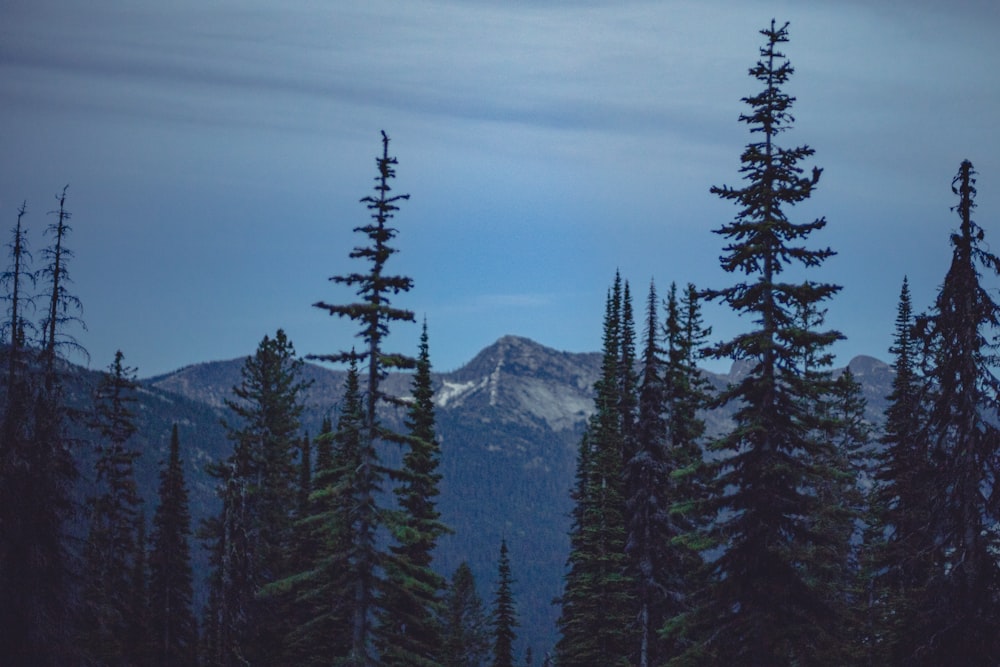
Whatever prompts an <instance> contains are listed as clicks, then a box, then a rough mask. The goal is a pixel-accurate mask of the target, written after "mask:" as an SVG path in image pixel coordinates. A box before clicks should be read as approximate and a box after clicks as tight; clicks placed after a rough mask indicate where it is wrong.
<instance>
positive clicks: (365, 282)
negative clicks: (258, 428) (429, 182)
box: [310, 132, 416, 667]
mask: <svg viewBox="0 0 1000 667" xmlns="http://www.w3.org/2000/svg"><path fill="white" fill-rule="evenodd" d="M376 164H377V167H378V175H377V176H376V177H375V195H374V196H367V197H364V198H363V199H362V200H361V201H362V203H364V204H365V205H366V206H367V208H368V209H369V210H370V211H371V218H372V222H370V223H369V224H367V225H364V226H361V227H356V228H355V230H354V231H356V232H359V233H361V234H363V235H364V236H365V237H366V238H367V240H368V242H369V245H367V246H361V247H356V248H355V249H354V250H353V251H352V252H351V253H350V257H351V258H352V259H360V260H363V261H365V262H367V263H368V265H369V266H368V270H367V272H365V273H351V274H347V275H338V276H333V277H332V278H330V280H331V281H333V282H335V283H338V284H341V285H346V286H348V287H354V288H356V293H357V295H358V297H360V299H361V300H360V301H358V302H354V303H349V304H330V303H326V302H323V301H320V302H317V303H315V304H313V305H314V306H315V307H316V308H320V309H322V310H325V311H327V312H328V313H329V314H330V315H336V316H338V317H346V318H349V319H351V320H353V321H354V322H356V323H357V324H358V325H359V326H360V329H361V330H360V331H359V333H358V337H359V338H361V339H362V341H363V342H364V348H363V349H362V350H361V351H360V352H359V351H356V350H353V349H352V350H351V351H348V352H338V353H334V354H323V355H310V358H312V359H317V360H320V361H330V362H337V363H342V362H345V361H355V362H358V363H360V364H366V365H367V372H366V374H365V375H366V379H367V384H366V385H365V387H364V409H363V414H364V418H365V425H364V431H363V433H362V434H361V436H362V442H361V450H360V451H361V454H362V458H361V461H360V463H359V468H358V471H357V475H358V477H359V479H358V484H357V486H356V488H357V489H358V490H360V492H361V493H362V496H360V497H359V498H357V500H356V509H357V510H358V514H357V516H356V521H353V522H351V524H350V526H351V530H352V531H355V533H356V535H355V538H354V540H353V542H354V544H355V545H356V546H357V547H358V549H356V550H355V551H354V553H353V559H352V563H351V570H352V571H354V572H356V573H357V574H358V576H357V577H356V578H355V579H354V581H353V582H352V587H353V590H354V593H353V595H354V600H355V604H354V618H353V620H352V626H353V627H352V648H351V655H350V658H349V661H348V662H349V663H350V664H352V665H358V666H362V667H368V666H369V665H373V664H374V663H375V655H374V651H373V640H374V631H373V620H374V616H375V612H376V610H377V607H378V598H377V589H378V588H379V587H380V586H381V567H382V564H383V560H384V554H383V553H382V552H381V550H380V548H379V547H378V545H377V543H376V540H375V534H376V532H377V531H378V529H379V527H380V525H381V524H382V521H383V519H382V512H381V511H380V508H379V507H378V498H377V494H378V492H379V491H380V490H382V480H383V477H384V470H383V466H382V465H381V464H380V462H379V456H378V453H377V446H378V444H379V443H382V442H386V441H390V442H392V441H394V442H401V441H403V440H404V438H402V436H400V435H399V434H397V433H394V432H393V431H391V430H390V429H388V428H386V427H385V425H384V424H383V422H382V420H381V419H380V417H379V414H380V410H379V408H380V406H382V405H385V404H390V405H391V404H396V403H399V400H398V399H395V398H394V397H392V396H390V395H388V394H387V393H386V392H385V391H383V389H382V384H381V383H382V380H383V379H384V378H385V376H386V373H387V372H388V371H389V370H390V369H408V368H413V367H414V365H415V364H416V362H415V360H414V359H412V358H411V357H408V356H405V355H401V354H395V353H390V352H388V351H387V350H385V349H384V342H385V338H386V336H388V335H389V330H390V326H391V325H392V324H393V323H396V322H413V321H414V319H415V318H414V315H413V313H412V312H411V311H409V310H404V309H401V308H396V307H394V306H393V305H392V304H391V298H390V297H391V296H393V295H397V294H399V293H400V292H408V291H409V290H410V289H411V288H412V286H413V281H412V280H411V279H410V278H408V277H406V276H397V275H391V274H388V273H386V263H387V262H388V260H389V258H390V257H391V256H392V255H393V254H394V253H396V252H397V251H396V249H395V248H393V247H392V246H391V245H390V243H391V242H392V240H393V239H394V238H395V236H396V233H397V230H396V229H394V228H393V227H390V226H389V222H390V221H391V220H392V218H393V216H394V214H395V212H396V211H397V210H398V209H399V207H398V206H397V203H398V202H399V201H401V200H404V199H409V195H405V194H402V195H393V194H391V193H392V187H391V185H390V181H391V180H392V179H393V178H395V175H396V169H395V166H396V164H397V160H396V158H394V157H391V156H390V155H389V137H388V136H387V135H386V133H385V132H382V154H381V156H380V157H378V158H376Z"/></svg>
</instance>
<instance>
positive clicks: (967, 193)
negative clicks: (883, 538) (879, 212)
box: [913, 160, 1000, 665]
mask: <svg viewBox="0 0 1000 667" xmlns="http://www.w3.org/2000/svg"><path fill="white" fill-rule="evenodd" d="M975 182H976V181H975V171H974V170H973V168H972V164H971V163H970V162H969V161H968V160H966V161H964V162H962V164H961V166H960V167H959V171H958V174H957V175H956V176H955V178H954V180H953V181H952V191H953V192H954V193H955V194H956V195H957V196H958V197H959V203H958V205H957V206H956V207H955V209H954V210H956V211H957V212H958V215H959V219H960V221H961V222H960V226H959V230H958V232H956V233H954V234H952V236H951V244H952V246H953V254H952V261H951V266H950V268H949V270H948V273H947V275H946V276H945V279H944V283H943V284H942V286H941V289H940V291H939V292H938V295H937V300H936V301H935V304H934V308H933V311H932V313H931V314H930V315H929V316H928V317H926V318H924V319H923V320H922V328H921V334H920V335H921V337H922V340H923V342H924V343H925V345H926V346H927V347H928V349H929V350H930V353H931V355H932V356H931V362H932V370H931V378H930V379H931V381H932V383H933V387H932V391H931V396H930V401H929V405H928V409H927V416H926V421H925V424H924V427H923V429H922V430H921V435H922V436H923V439H924V442H925V443H926V446H927V447H928V454H929V458H930V464H931V467H932V470H933V477H932V479H931V485H930V488H929V489H925V493H927V495H928V496H930V497H932V498H933V499H934V512H933V513H932V515H931V516H930V532H931V534H932V535H933V538H934V551H933V558H934V562H933V569H932V571H931V577H930V580H929V581H928V582H927V584H926V589H927V590H926V595H925V596H924V598H923V602H922V606H923V607H924V609H925V613H926V614H927V618H928V621H929V626H928V631H927V632H926V633H925V634H924V635H923V636H922V641H921V642H920V645H918V646H917V647H915V650H914V652H913V657H914V658H915V659H916V661H917V662H918V663H919V664H927V665H930V664H943V663H944V662H951V663H953V664H965V665H993V664H996V663H997V661H998V660H1000V639H998V635H997V632H996V628H997V626H998V624H1000V568H998V566H997V560H996V554H997V549H998V548H1000V536H998V529H997V526H998V525H1000V523H998V522H1000V505H998V499H1000V493H998V492H997V488H998V476H997V472H998V464H1000V459H998V452H1000V430H998V428H997V426H996V424H995V421H993V420H992V418H990V417H987V416H986V414H984V413H986V411H988V414H990V415H993V414H996V411H997V410H998V408H1000V400H998V393H1000V381H998V379H997V378H996V376H995V375H994V373H993V369H994V368H996V366H997V362H998V360H1000V359H998V356H997V355H996V353H995V349H996V337H995V336H996V334H995V331H996V327H997V326H998V325H1000V307H998V306H997V304H996V303H995V302H994V301H993V299H992V298H991V297H990V295H989V292H988V291H987V290H986V289H985V288H984V287H983V286H982V284H981V283H980V273H979V272H980V267H982V268H983V269H985V270H986V271H988V272H989V273H990V274H994V275H995V274H1000V259H998V258H997V256H996V255H994V254H992V253H990V252H989V251H988V250H987V249H985V248H984V247H983V246H982V245H981V244H982V243H983V239H984V233H983V230H982V228H981V227H979V226H978V225H977V224H976V223H975V222H974V221H973V220H972V211H973V209H974V208H975V202H974V199H975V194H976V189H975Z"/></svg>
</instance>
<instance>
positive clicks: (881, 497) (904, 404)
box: [866, 278, 935, 664]
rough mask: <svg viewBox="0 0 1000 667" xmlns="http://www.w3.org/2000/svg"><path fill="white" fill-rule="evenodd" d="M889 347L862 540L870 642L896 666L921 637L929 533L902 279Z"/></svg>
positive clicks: (918, 393) (919, 403) (914, 361)
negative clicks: (887, 388) (889, 374)
mask: <svg viewBox="0 0 1000 667" xmlns="http://www.w3.org/2000/svg"><path fill="white" fill-rule="evenodd" d="M889 352H890V353H891V354H892V355H893V357H894V360H893V363H892V368H893V371H894V375H893V379H892V392H891V393H890V394H889V395H888V396H887V397H886V398H887V399H888V401H889V406H888V408H886V412H885V417H886V421H885V426H884V429H883V434H882V437H881V439H880V440H881V443H882V445H883V448H882V449H881V450H880V452H879V454H878V455H877V456H876V468H875V473H874V484H875V487H874V489H873V492H872V512H871V513H872V526H871V529H870V530H869V537H868V539H867V540H866V543H867V546H868V556H867V559H868V561H869V565H868V569H870V570H871V572H872V580H871V584H870V586H871V597H872V606H873V609H872V610H871V614H872V615H873V616H874V620H872V622H871V623H870V625H871V626H872V627H871V628H870V630H869V642H870V643H871V644H872V645H873V646H872V649H873V650H875V649H877V650H878V653H877V655H879V656H881V657H882V659H883V660H884V661H885V662H887V663H892V664H900V663H902V662H903V661H904V659H905V658H906V656H908V655H911V654H912V653H913V652H914V650H915V648H914V647H916V646H919V645H920V643H921V642H922V641H923V638H924V628H925V627H926V626H925V623H926V620H923V621H921V620H920V615H921V613H922V612H923V608H922V606H921V604H920V596H921V591H922V590H923V587H924V585H925V584H926V582H927V581H928V580H929V579H930V572H931V560H930V554H931V553H932V544H933V537H932V535H931V533H930V531H928V530H927V525H928V524H929V522H930V515H931V511H932V507H931V504H932V503H933V502H935V499H934V498H933V497H932V496H931V495H930V494H928V492H927V489H928V488H929V485H930V475H931V467H930V461H929V459H928V456H927V447H926V444H925V442H924V440H923V436H922V434H921V428H922V424H923V421H924V408H925V406H924V402H923V396H924V380H923V378H922V377H921V375H920V370H919V365H920V344H919V341H918V339H917V337H916V331H915V329H914V314H913V306H912V303H911V300H910V288H909V282H908V281H907V279H906V278H904V279H903V285H902V288H901V289H900V294H899V305H898V307H897V311H896V321H895V333H894V336H893V344H892V347H890V348H889Z"/></svg>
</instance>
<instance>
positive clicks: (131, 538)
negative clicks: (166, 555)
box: [81, 350, 141, 665]
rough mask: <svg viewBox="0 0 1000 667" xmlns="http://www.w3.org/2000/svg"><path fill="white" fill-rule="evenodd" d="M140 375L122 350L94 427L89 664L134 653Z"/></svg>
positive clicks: (87, 573)
mask: <svg viewBox="0 0 1000 667" xmlns="http://www.w3.org/2000/svg"><path fill="white" fill-rule="evenodd" d="M136 389H137V385H136V382H135V370H134V369H132V368H129V367H128V366H126V365H125V364H124V355H123V354H122V352H121V350H119V351H117V352H116V353H115V358H114V361H113V362H112V363H111V365H110V366H109V368H108V372H106V373H105V374H104V375H103V376H102V378H101V382H100V384H99V385H98V387H97V390H96V392H95V398H94V412H95V416H94V419H93V422H92V427H93V428H95V429H96V430H98V433H99V437H100V442H99V444H98V445H97V452H98V458H97V463H96V483H97V488H98V493H97V495H96V496H94V497H93V498H91V499H90V500H89V503H88V505H89V510H90V511H89V514H90V517H89V518H90V532H89V534H88V536H87V542H86V545H85V547H84V558H85V563H84V568H85V569H84V578H85V581H84V592H83V596H84V597H83V604H84V608H83V619H84V626H83V636H82V638H81V645H82V646H83V647H84V651H85V653H86V656H87V659H88V660H89V661H92V662H95V663H99V664H108V665H124V664H128V663H129V662H131V660H132V659H133V656H130V655H129V654H128V653H129V651H128V646H127V643H128V637H129V635H130V629H131V628H130V623H131V621H132V619H133V617H134V613H135V610H134V609H133V608H132V604H133V595H134V581H133V577H132V574H131V573H132V572H133V569H134V567H135V563H134V560H135V556H136V554H137V553H138V552H139V549H140V545H139V544H137V539H136V537H137V536H136V523H137V521H138V519H139V516H140V515H139V507H140V504H141V500H140V499H139V490H138V487H137V486H136V482H135V472H134V464H135V459H136V458H137V457H138V456H139V453H138V452H137V451H134V450H133V449H131V448H130V447H129V446H128V442H129V440H130V439H131V438H132V435H133V434H134V433H135V430H136V427H135V413H134V405H135V403H136V400H137V399H136V396H135V393H136Z"/></svg>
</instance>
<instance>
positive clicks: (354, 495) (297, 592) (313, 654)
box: [270, 361, 372, 666]
mask: <svg viewBox="0 0 1000 667" xmlns="http://www.w3.org/2000/svg"><path fill="white" fill-rule="evenodd" d="M364 424H365V418H364V407H363V403H362V397H361V390H360V388H359V378H358V370H357V364H356V362H353V361H352V362H351V364H350V367H349V370H348V373H347V378H346V381H345V391H344V399H343V403H342V405H341V410H340V416H339V417H338V419H337V426H336V429H334V428H333V425H332V423H331V422H330V419H329V418H328V417H327V418H324V420H323V426H322V428H321V429H320V434H319V436H318V437H317V439H316V471H315V474H314V476H313V480H312V492H311V493H310V495H309V508H308V513H307V514H306V515H304V516H302V517H301V518H300V519H298V521H297V522H296V533H297V536H298V537H297V549H296V554H297V556H296V559H295V567H294V568H293V570H292V572H291V574H290V575H289V576H287V577H285V578H284V579H282V580H279V581H277V582H275V583H274V584H272V585H271V587H270V589H271V590H272V591H277V592H280V593H282V594H285V595H288V596H290V597H291V598H292V600H293V603H292V607H291V612H290V614H291V618H292V621H293V623H292V628H291V632H290V634H289V637H288V641H287V643H286V649H285V657H284V662H286V663H288V664H301V665H316V666H319V665H329V664H337V665H340V664H351V663H350V660H351V650H352V633H353V618H354V606H355V604H356V603H357V600H356V599H355V588H354V586H353V582H354V580H355V579H356V578H357V577H358V576H361V575H359V572H358V570H357V567H356V564H357V562H358V561H359V559H358V558H357V557H356V556H357V553H358V552H364V551H367V550H368V549H371V548H372V547H371V545H369V544H363V543H358V542H356V541H355V540H356V539H357V538H358V533H357V532H356V531H354V530H353V529H352V526H353V525H354V523H356V520H357V517H358V515H359V514H360V513H361V509H360V508H359V506H358V504H357V501H358V499H359V498H361V497H362V495H363V489H359V487H358V485H359V484H360V483H361V482H362V476H361V475H359V474H358V472H359V462H360V461H361V459H362V457H363V453H362V434H363V432H364ZM361 574H362V575H363V573H361Z"/></svg>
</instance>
